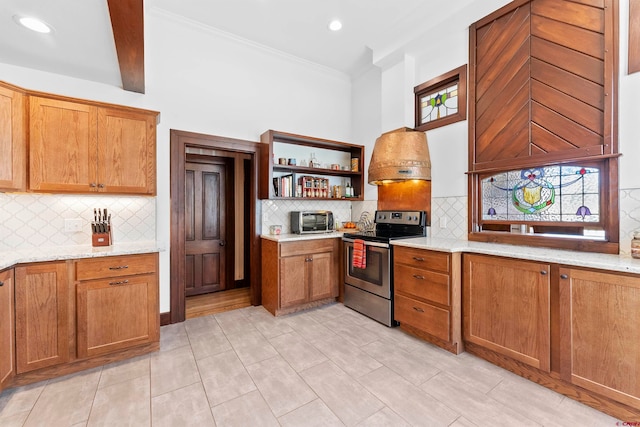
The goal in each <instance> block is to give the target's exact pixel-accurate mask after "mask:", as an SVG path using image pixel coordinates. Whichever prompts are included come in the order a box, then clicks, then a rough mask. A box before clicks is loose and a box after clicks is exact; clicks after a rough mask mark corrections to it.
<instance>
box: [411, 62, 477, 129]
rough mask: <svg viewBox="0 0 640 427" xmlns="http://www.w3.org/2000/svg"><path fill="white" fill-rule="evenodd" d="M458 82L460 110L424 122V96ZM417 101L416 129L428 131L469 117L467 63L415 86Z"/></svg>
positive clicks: (414, 91)
mask: <svg viewBox="0 0 640 427" xmlns="http://www.w3.org/2000/svg"><path fill="white" fill-rule="evenodd" d="M455 82H457V83H458V112H457V113H455V114H451V115H449V116H446V117H443V118H441V119H436V120H432V121H430V122H426V123H422V120H421V117H422V108H421V104H422V101H421V99H422V97H424V96H426V95H430V94H432V93H435V92H438V91H439V90H441V89H443V88H445V87H447V86H450V85H451V84H452V83H455ZM413 93H414V103H415V129H416V130H418V131H422V132H424V131H428V130H431V129H435V128H438V127H441V126H446V125H449V124H451V123H456V122H460V121H462V120H466V119H467V64H464V65H461V66H460V67H458V68H456V69H454V70H451V71H449V72H447V73H444V74H442V75H440V76H438V77H435V78H433V79H431V80H429V81H426V82H424V83H422V84H420V85H418V86H416V87H414V88H413Z"/></svg>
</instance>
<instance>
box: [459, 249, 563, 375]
mask: <svg viewBox="0 0 640 427" xmlns="http://www.w3.org/2000/svg"><path fill="white" fill-rule="evenodd" d="M464 260H465V261H464V298H463V301H464V338H465V340H467V341H469V342H471V343H474V344H477V345H480V346H483V347H485V348H487V349H489V350H493V351H495V352H497V353H500V354H503V355H505V356H508V357H511V358H513V359H515V360H519V361H520V362H523V363H526V364H528V365H531V366H533V367H535V368H538V369H541V370H543V371H546V372H549V371H550V358H551V353H550V339H551V331H550V324H549V320H550V319H549V318H550V301H549V298H550V296H549V294H550V280H549V271H550V266H549V265H548V264H543V263H538V262H528V261H518V260H513V259H508V258H497V257H490V256H481V255H465V256H464Z"/></svg>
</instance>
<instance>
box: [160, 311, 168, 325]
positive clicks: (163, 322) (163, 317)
mask: <svg viewBox="0 0 640 427" xmlns="http://www.w3.org/2000/svg"><path fill="white" fill-rule="evenodd" d="M170 324H171V312H170V311H167V312H165V313H160V326H165V325H170Z"/></svg>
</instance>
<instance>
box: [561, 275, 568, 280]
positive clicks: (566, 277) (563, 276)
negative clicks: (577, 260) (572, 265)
mask: <svg viewBox="0 0 640 427" xmlns="http://www.w3.org/2000/svg"><path fill="white" fill-rule="evenodd" d="M560 278H561V279H568V278H569V276H567V275H566V274H561V275H560Z"/></svg>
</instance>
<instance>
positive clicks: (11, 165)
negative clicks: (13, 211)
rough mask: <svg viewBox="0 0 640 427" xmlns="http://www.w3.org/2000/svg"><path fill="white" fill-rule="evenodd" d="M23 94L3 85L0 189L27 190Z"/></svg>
mask: <svg viewBox="0 0 640 427" xmlns="http://www.w3.org/2000/svg"><path fill="white" fill-rule="evenodd" d="M26 114H27V112H26V111H25V108H24V95H23V94H22V93H20V92H18V91H15V90H12V89H11V88H9V87H4V86H2V85H0V190H24V189H25V188H26V181H27V157H26V154H27V153H26V149H27V148H26V147H27V141H26V135H27V134H26V130H27V129H26V125H25V123H26V122H25V120H26Z"/></svg>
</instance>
